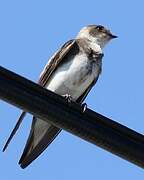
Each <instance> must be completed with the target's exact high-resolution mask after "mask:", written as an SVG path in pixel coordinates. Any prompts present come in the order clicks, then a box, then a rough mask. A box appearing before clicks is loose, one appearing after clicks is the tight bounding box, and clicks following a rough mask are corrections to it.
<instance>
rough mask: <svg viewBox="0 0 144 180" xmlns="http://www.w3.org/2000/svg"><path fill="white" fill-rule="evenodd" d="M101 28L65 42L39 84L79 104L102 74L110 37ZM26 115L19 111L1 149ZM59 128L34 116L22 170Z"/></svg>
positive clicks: (89, 28)
mask: <svg viewBox="0 0 144 180" xmlns="http://www.w3.org/2000/svg"><path fill="white" fill-rule="evenodd" d="M116 37H117V36H115V35H113V34H112V33H111V32H110V30H108V29H107V28H105V27H104V26H102V25H89V26H86V27H84V28H82V29H81V30H80V32H79V33H78V35H77V36H76V38H75V39H73V40H70V41H68V42H66V43H65V44H64V45H63V46H62V47H61V48H60V49H59V50H58V51H57V52H56V53H55V54H54V55H53V56H52V57H51V58H50V60H49V61H48V63H47V64H46V66H45V67H44V70H43V71H42V73H41V75H40V78H39V81H38V83H39V84H40V85H41V86H43V87H45V88H47V89H49V90H51V91H53V92H55V93H57V94H59V95H62V96H65V95H69V96H70V97H71V98H72V99H73V100H74V101H76V102H77V103H82V102H83V101H84V99H85V98H86V96H87V94H88V93H89V91H90V90H91V88H92V87H93V86H94V85H95V83H96V82H97V80H98V77H99V75H100V74H101V71H102V57H103V51H102V50H103V48H104V47H105V45H106V44H107V43H108V42H109V41H110V40H111V39H113V38H116ZM25 115H26V112H22V114H21V116H20V118H19V120H18V122H17V124H16V126H15V128H14V130H13V131H12V133H11V135H10V137H9V139H8V141H7V142H6V145H5V147H4V150H5V149H6V147H7V146H8V144H9V142H10V140H11V139H12V137H13V136H14V134H15V132H16V130H17V129H18V127H19V125H20V123H21V122H22V120H23V118H24V116H25ZM60 131H61V129H59V128H57V127H55V126H53V125H51V124H48V123H46V122H45V121H43V120H42V119H39V118H37V117H33V121H32V126H31V131H30V134H29V137H28V140H27V143H26V146H25V148H24V151H23V154H22V156H21V158H20V161H19V164H20V166H21V167H22V168H25V167H27V166H28V165H29V164H30V163H31V162H32V161H33V160H34V159H36V158H37V157H38V156H39V155H40V154H41V153H42V152H43V151H44V150H45V149H46V148H47V147H48V145H49V144H50V143H51V142H52V141H53V140H54V139H55V138H56V136H57V135H58V134H59V133H60Z"/></svg>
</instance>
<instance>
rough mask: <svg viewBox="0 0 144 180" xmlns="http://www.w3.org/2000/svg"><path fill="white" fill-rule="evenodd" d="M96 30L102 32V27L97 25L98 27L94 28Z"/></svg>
mask: <svg viewBox="0 0 144 180" xmlns="http://www.w3.org/2000/svg"><path fill="white" fill-rule="evenodd" d="M96 29H97V30H99V31H102V30H103V29H104V27H103V26H101V25H99V26H97V27H96Z"/></svg>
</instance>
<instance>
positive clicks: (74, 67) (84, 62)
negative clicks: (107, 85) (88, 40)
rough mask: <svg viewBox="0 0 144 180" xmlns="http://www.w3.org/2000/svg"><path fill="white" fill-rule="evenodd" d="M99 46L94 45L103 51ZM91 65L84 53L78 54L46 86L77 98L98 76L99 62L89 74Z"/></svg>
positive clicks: (60, 93)
mask: <svg viewBox="0 0 144 180" xmlns="http://www.w3.org/2000/svg"><path fill="white" fill-rule="evenodd" d="M98 47H99V46H98ZM98 47H96V46H94V45H92V48H93V49H94V48H97V50H98V51H101V49H98ZM89 66H90V61H89V59H88V57H87V56H86V55H85V54H84V53H83V54H80V55H77V56H75V58H74V59H71V60H70V61H68V62H67V63H65V64H63V65H62V66H60V67H59V68H58V69H57V70H56V71H55V72H54V74H53V75H52V77H51V79H50V80H49V82H48V83H47V84H46V86H45V87H46V88H47V89H49V90H51V91H53V92H55V93H57V94H59V95H65V94H69V95H71V97H72V98H73V99H74V100H76V99H77V98H79V97H80V96H81V95H82V94H83V92H84V91H85V90H86V89H87V88H88V86H89V85H90V84H91V83H92V81H93V80H94V79H95V78H96V77H97V76H98V73H99V67H98V66H97V64H96V63H93V66H92V73H89V74H88V67H89Z"/></svg>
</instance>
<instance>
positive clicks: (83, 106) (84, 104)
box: [81, 103, 87, 113]
mask: <svg viewBox="0 0 144 180" xmlns="http://www.w3.org/2000/svg"><path fill="white" fill-rule="evenodd" d="M81 108H82V112H83V113H84V112H85V111H86V109H87V104H86V103H83V104H81Z"/></svg>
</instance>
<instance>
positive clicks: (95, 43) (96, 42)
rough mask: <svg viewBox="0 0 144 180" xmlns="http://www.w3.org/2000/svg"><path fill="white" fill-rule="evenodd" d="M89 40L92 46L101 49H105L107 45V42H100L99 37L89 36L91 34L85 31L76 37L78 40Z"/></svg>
mask: <svg viewBox="0 0 144 180" xmlns="http://www.w3.org/2000/svg"><path fill="white" fill-rule="evenodd" d="M81 38H82V39H83V38H84V39H87V40H88V41H89V42H90V44H92V45H93V46H99V47H100V48H101V49H103V48H104V46H105V45H106V44H107V42H105V41H100V39H99V38H97V37H93V36H91V35H90V34H89V32H85V31H84V32H83V31H80V32H79V33H78V35H77V37H76V39H81Z"/></svg>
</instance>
